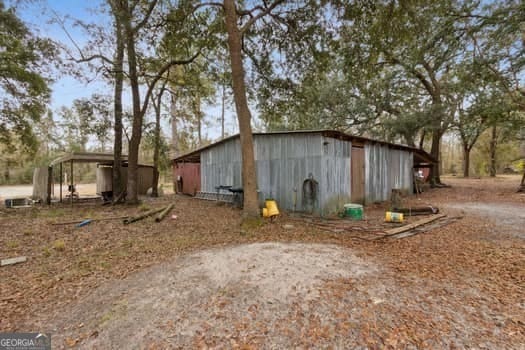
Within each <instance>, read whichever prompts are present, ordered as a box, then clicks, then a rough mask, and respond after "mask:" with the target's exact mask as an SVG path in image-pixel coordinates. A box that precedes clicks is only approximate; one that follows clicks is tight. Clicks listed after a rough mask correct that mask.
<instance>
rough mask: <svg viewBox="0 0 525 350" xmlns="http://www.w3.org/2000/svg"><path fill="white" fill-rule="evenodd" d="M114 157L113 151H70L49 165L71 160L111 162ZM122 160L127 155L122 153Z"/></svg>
mask: <svg viewBox="0 0 525 350" xmlns="http://www.w3.org/2000/svg"><path fill="white" fill-rule="evenodd" d="M114 160H115V158H114V157H113V153H95V152H71V153H66V154H64V155H63V156H61V157H59V158H57V159H55V160H53V161H52V162H51V163H50V164H49V165H50V166H55V165H58V164H60V163H66V162H71V161H73V162H74V163H100V164H113V162H114ZM122 160H123V161H127V160H128V156H127V155H124V154H123V155H122Z"/></svg>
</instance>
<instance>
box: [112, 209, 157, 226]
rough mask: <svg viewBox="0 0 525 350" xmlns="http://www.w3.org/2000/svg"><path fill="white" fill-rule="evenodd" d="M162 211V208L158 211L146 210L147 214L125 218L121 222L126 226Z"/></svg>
mask: <svg viewBox="0 0 525 350" xmlns="http://www.w3.org/2000/svg"><path fill="white" fill-rule="evenodd" d="M164 209H166V207H162V208H159V209H151V210H148V211H147V212H145V213H143V214H140V215H137V216H132V217H129V218H126V219H124V220H123V221H122V222H123V223H124V225H128V224H131V223H133V222H136V221H139V220H142V219H145V218H147V217H148V216H151V215H155V214H157V213H159V212H161V211H163V210H164Z"/></svg>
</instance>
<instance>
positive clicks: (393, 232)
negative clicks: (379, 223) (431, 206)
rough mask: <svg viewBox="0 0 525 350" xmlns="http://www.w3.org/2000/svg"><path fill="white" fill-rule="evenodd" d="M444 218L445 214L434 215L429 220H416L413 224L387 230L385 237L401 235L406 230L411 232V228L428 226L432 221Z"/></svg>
mask: <svg viewBox="0 0 525 350" xmlns="http://www.w3.org/2000/svg"><path fill="white" fill-rule="evenodd" d="M445 216H446V215H445V214H439V215H436V216H431V217H429V218H425V219H421V220H418V221H416V222H413V223H411V224H408V225H405V226H401V227H396V228H393V229H390V230H387V231H385V237H386V236H392V235H397V234H398V233H402V232H405V231H408V230H412V229H413V228H416V227H419V226H422V225H425V224H428V223H430V222H432V221H436V220H438V219H441V218H444V217H445Z"/></svg>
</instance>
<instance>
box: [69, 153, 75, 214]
mask: <svg viewBox="0 0 525 350" xmlns="http://www.w3.org/2000/svg"><path fill="white" fill-rule="evenodd" d="M70 169H71V176H70V178H71V186H70V187H69V193H70V197H69V199H70V200H71V206H73V193H75V191H74V190H73V160H71V162H70Z"/></svg>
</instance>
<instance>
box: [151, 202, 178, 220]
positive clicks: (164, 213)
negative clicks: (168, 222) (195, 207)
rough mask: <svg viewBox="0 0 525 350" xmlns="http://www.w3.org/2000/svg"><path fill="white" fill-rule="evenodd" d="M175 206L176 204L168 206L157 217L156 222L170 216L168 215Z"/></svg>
mask: <svg viewBox="0 0 525 350" xmlns="http://www.w3.org/2000/svg"><path fill="white" fill-rule="evenodd" d="M174 206H175V204H174V203H171V204H170V205H168V206H167V207H166V208H165V209H164V210H163V211H161V212H160V213H159V215H157V217H156V218H155V222H161V221H162V219H164V217H165V216H166V215H168V213H169V212H170V211H171V210H172V209H173V207H174Z"/></svg>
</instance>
